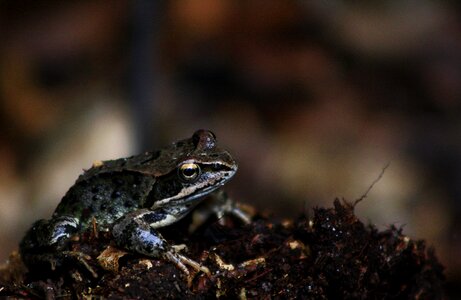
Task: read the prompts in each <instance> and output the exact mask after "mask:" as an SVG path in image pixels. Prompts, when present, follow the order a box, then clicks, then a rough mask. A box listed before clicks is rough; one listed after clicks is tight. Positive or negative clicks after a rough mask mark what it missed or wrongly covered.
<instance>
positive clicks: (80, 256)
mask: <svg viewBox="0 0 461 300" xmlns="http://www.w3.org/2000/svg"><path fill="white" fill-rule="evenodd" d="M62 255H63V256H64V257H71V258H74V259H76V260H77V261H78V262H79V263H80V264H81V265H83V266H84V267H85V269H87V270H88V272H90V273H91V275H93V277H94V278H97V277H98V273H96V271H95V270H94V269H93V267H91V266H90V265H89V264H88V262H87V261H89V260H91V256H89V255H87V254H85V253H82V252H79V251H63V252H62Z"/></svg>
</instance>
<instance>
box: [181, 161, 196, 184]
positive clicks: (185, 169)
mask: <svg viewBox="0 0 461 300" xmlns="http://www.w3.org/2000/svg"><path fill="white" fill-rule="evenodd" d="M178 174H179V177H181V178H182V179H183V180H186V181H193V180H195V179H197V177H198V176H199V175H200V167H199V165H197V164H193V163H185V164H182V165H180V166H179V169H178Z"/></svg>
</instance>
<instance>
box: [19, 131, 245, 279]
mask: <svg viewBox="0 0 461 300" xmlns="http://www.w3.org/2000/svg"><path fill="white" fill-rule="evenodd" d="M237 168H238V167H237V163H236V162H235V160H234V159H233V157H232V156H231V154H230V153H229V152H228V151H227V150H224V149H222V148H220V147H219V146H218V145H217V140H216V135H215V134H214V133H213V132H211V131H209V130H203V129H202V130H197V131H195V132H194V134H193V135H192V137H190V138H188V139H183V140H180V141H177V142H174V143H172V144H170V145H168V146H166V147H164V148H163V149H161V150H156V151H150V152H144V153H142V154H140V155H135V156H131V157H127V158H120V159H115V160H107V161H99V162H96V163H94V164H93V166H92V167H91V168H90V169H88V170H85V171H84V173H83V174H81V175H80V176H79V177H78V178H77V180H76V182H75V184H74V185H73V186H72V187H71V188H70V189H69V190H68V191H67V193H66V194H65V195H64V197H63V198H62V199H61V201H60V203H59V204H58V206H57V207H56V209H55V211H54V213H53V214H52V217H51V218H50V219H41V220H38V221H36V222H35V223H34V224H33V225H32V227H31V228H30V229H29V230H28V231H27V233H26V234H25V236H24V238H23V239H22V241H21V243H20V254H21V257H22V258H23V261H24V263H25V264H26V266H28V267H29V268H31V267H33V266H34V265H37V264H38V263H50V265H51V268H52V269H55V268H56V267H57V266H59V265H60V264H61V262H62V260H63V259H64V258H68V257H75V258H77V259H78V261H80V262H81V263H82V264H84V265H85V267H86V268H87V269H88V270H90V271H91V272H92V274H93V275H94V276H97V274H96V272H95V271H94V270H93V269H92V268H91V267H90V266H89V264H88V263H87V262H86V260H88V259H89V258H88V257H87V256H85V255H83V254H82V253H80V252H75V251H72V250H70V249H69V244H70V242H71V241H72V240H73V239H75V237H78V236H79V235H81V234H82V233H84V232H86V231H87V230H89V229H91V228H92V226H95V224H96V225H97V229H98V230H99V231H103V232H108V233H109V234H110V236H111V240H112V241H114V242H115V245H116V246H117V247H119V248H121V249H123V250H126V251H128V252H132V253H137V254H140V255H143V256H147V257H150V258H159V259H165V260H167V261H170V262H172V263H173V264H174V265H175V266H176V267H177V268H179V269H180V270H181V271H183V272H184V273H185V275H186V276H187V278H188V282H189V283H190V280H191V276H192V275H191V272H189V269H188V267H191V268H192V269H193V271H194V272H195V273H199V272H200V271H201V272H203V273H205V274H207V275H209V274H210V271H209V269H208V268H207V267H206V266H203V265H201V264H200V263H198V262H196V261H194V260H192V259H190V258H188V257H187V256H185V255H183V254H181V253H180V251H179V250H178V249H179V248H180V247H177V245H170V244H169V243H168V242H167V241H166V240H165V238H163V236H162V235H161V233H160V232H159V229H160V228H162V227H166V226H169V225H172V224H174V223H176V222H178V221H179V220H181V219H182V218H184V217H185V216H186V215H188V214H189V213H190V212H191V211H193V210H194V208H195V207H197V205H198V204H200V203H201V202H202V201H203V200H204V199H205V198H210V199H213V200H211V203H212V204H211V205H206V206H205V207H209V210H212V212H213V214H215V215H217V216H219V217H220V218H221V217H222V216H223V215H224V214H231V215H234V216H236V217H237V218H239V219H241V220H242V222H244V223H249V222H250V220H249V218H248V216H247V215H246V214H245V213H244V212H243V211H242V210H240V209H239V208H238V207H237V206H236V205H235V202H234V201H232V200H231V199H230V198H228V197H227V196H225V195H226V194H225V193H223V192H222V190H221V187H222V186H223V185H224V184H225V183H227V182H228V181H229V180H230V179H231V178H232V177H233V176H234V175H235V173H236V171H237ZM213 195H214V196H213ZM223 195H224V196H223ZM208 196H212V197H208Z"/></svg>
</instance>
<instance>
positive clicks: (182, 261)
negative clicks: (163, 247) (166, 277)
mask: <svg viewBox="0 0 461 300" xmlns="http://www.w3.org/2000/svg"><path fill="white" fill-rule="evenodd" d="M165 257H166V258H167V259H168V260H169V261H171V262H173V263H174V264H175V265H176V267H177V268H178V269H180V270H181V271H182V272H183V273H185V274H186V276H187V282H188V285H189V286H190V285H191V283H192V279H193V278H194V276H195V274H196V273H198V272H203V273H205V274H206V275H207V276H211V272H210V270H209V269H208V268H207V267H205V266H202V265H201V264H199V263H198V262H196V261H194V260H192V259H190V258H188V257H186V256H184V255H181V254H179V253H176V252H174V251H167V252H166V254H165ZM186 265H188V266H190V267H192V269H194V270H195V272H194V274H191V273H190V272H189V269H188V268H187V267H186Z"/></svg>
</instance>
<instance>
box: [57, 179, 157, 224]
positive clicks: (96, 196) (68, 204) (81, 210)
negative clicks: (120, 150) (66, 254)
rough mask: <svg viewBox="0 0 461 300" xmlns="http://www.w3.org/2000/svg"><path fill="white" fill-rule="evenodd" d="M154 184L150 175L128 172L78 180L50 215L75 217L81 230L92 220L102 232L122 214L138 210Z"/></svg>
mask: <svg viewBox="0 0 461 300" xmlns="http://www.w3.org/2000/svg"><path fill="white" fill-rule="evenodd" d="M82 177H83V176H82ZM154 181H155V179H154V178H152V177H150V176H146V175H144V174H140V173H137V172H129V171H122V172H117V171H115V172H107V173H101V174H97V175H94V176H91V177H89V178H83V179H82V178H79V180H77V182H76V184H75V185H74V186H72V187H71V188H70V189H69V191H68V192H67V193H66V195H65V196H64V198H63V199H62V200H61V202H60V204H59V205H58V207H57V208H56V210H55V212H54V215H53V216H63V215H67V216H73V217H76V218H78V219H79V220H80V224H81V225H82V229H86V228H87V227H88V225H89V224H91V222H92V219H93V217H94V218H95V220H96V221H97V224H98V226H99V229H104V228H106V227H107V226H108V225H110V224H112V223H113V222H114V221H115V220H117V219H118V218H120V217H121V216H123V215H125V214H126V213H129V212H131V211H133V210H136V209H138V208H140V207H142V206H143V204H144V201H145V199H146V198H147V196H148V194H149V192H150V190H151V189H152V186H153V184H154Z"/></svg>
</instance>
